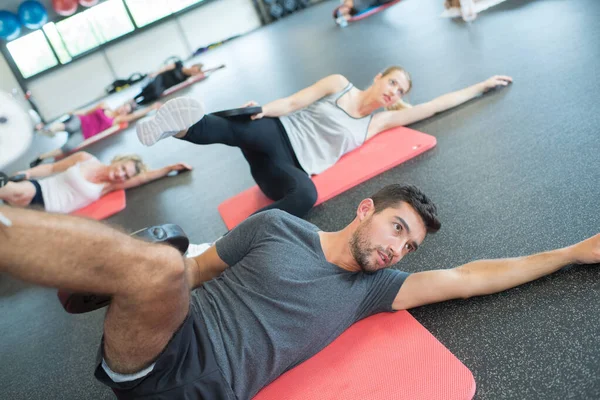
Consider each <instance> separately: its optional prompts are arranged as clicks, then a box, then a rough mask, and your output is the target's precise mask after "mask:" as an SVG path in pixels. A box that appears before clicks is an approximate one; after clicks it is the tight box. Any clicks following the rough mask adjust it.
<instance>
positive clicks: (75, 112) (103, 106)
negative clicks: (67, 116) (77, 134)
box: [71, 102, 108, 115]
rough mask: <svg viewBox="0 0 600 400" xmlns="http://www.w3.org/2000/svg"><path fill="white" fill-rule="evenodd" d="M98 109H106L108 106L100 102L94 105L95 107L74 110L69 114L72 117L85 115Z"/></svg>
mask: <svg viewBox="0 0 600 400" xmlns="http://www.w3.org/2000/svg"><path fill="white" fill-rule="evenodd" d="M99 108H108V105H107V104H106V103H105V102H101V103H98V104H96V105H95V106H93V107H91V108H88V109H84V110H75V111H73V112H72V113H71V114H73V115H86V114H89V113H91V112H92V111H96V110H97V109H99Z"/></svg>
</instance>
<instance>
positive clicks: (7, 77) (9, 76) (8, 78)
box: [0, 57, 19, 93]
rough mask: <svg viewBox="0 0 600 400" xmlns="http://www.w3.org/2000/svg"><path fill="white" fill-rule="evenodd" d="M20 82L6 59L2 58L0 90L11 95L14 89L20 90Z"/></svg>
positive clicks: (0, 61)
mask: <svg viewBox="0 0 600 400" xmlns="http://www.w3.org/2000/svg"><path fill="white" fill-rule="evenodd" d="M18 87H19V82H17V79H16V78H15V76H14V75H13V73H12V71H11V69H10V67H9V66H8V63H7V62H6V60H5V59H4V57H0V90H2V91H4V92H8V93H10V91H11V90H12V89H13V88H18Z"/></svg>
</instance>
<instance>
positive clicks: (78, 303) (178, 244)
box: [58, 224, 190, 314]
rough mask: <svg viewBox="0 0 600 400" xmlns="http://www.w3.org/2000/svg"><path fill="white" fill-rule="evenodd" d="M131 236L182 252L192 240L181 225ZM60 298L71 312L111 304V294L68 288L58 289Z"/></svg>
mask: <svg viewBox="0 0 600 400" xmlns="http://www.w3.org/2000/svg"><path fill="white" fill-rule="evenodd" d="M131 236H135V237H138V238H140V239H142V240H145V241H148V242H152V243H166V244H169V245H171V246H173V247H175V248H176V249H177V250H179V252H180V253H181V254H185V252H186V251H187V248H188V246H189V245H190V241H189V239H188V237H187V235H186V234H185V232H184V231H183V229H181V228H180V227H179V226H177V225H174V224H165V225H159V226H152V227H150V228H145V229H142V230H139V231H137V232H134V233H132V234H131ZM58 299H59V300H60V302H61V304H62V306H63V308H64V309H65V310H66V311H67V312H68V313H71V314H82V313H86V312H90V311H94V310H97V309H99V308H102V307H106V306H107V305H109V304H110V300H111V298H110V296H106V295H100V294H92V293H71V292H68V291H66V290H59V291H58Z"/></svg>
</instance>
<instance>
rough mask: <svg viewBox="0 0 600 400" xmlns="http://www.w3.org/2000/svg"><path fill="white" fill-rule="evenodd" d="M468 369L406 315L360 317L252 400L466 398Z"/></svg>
mask: <svg viewBox="0 0 600 400" xmlns="http://www.w3.org/2000/svg"><path fill="white" fill-rule="evenodd" d="M474 395H475V380H474V378H473V374H472V373H471V371H469V369H468V368H467V367H466V366H465V365H464V364H463V363H462V362H460V360H458V359H457V358H456V356H454V355H453V354H452V353H451V352H450V351H449V350H448V349H447V348H446V347H444V345H443V344H441V343H440V342H439V341H438V340H437V339H436V338H435V337H434V336H433V335H432V334H431V333H430V332H429V331H428V330H427V329H425V328H424V327H423V325H421V324H420V323H419V322H418V321H417V320H416V319H414V318H413V317H412V316H411V315H410V314H409V313H408V312H407V311H399V312H396V313H381V314H376V315H373V316H371V317H368V318H365V319H363V320H361V321H359V322H357V323H355V324H354V325H352V326H351V327H350V328H348V329H347V330H346V331H345V332H344V333H342V334H341V335H340V336H339V337H338V338H337V339H335V340H334V341H333V342H332V343H331V344H330V345H329V346H327V347H325V348H324V349H323V350H321V351H320V352H319V353H317V354H315V355H314V356H313V357H311V358H310V359H308V360H306V361H305V362H303V363H302V364H300V365H298V366H296V367H295V368H293V369H291V370H289V371H288V372H286V373H285V374H283V375H282V376H280V377H279V378H277V379H276V380H274V381H273V382H272V383H270V384H269V385H268V386H266V387H265V388H263V389H262V390H261V391H260V392H258V394H257V395H256V396H255V397H254V398H253V400H275V399H283V398H285V399H286V400H305V399H310V400H325V399H344V400H363V399H369V400H384V399H385V400H389V399H395V400H417V399H420V400H426V399H444V400H468V399H472V398H473V396H474Z"/></svg>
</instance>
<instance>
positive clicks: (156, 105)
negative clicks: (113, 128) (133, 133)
mask: <svg viewBox="0 0 600 400" xmlns="http://www.w3.org/2000/svg"><path fill="white" fill-rule="evenodd" d="M161 105H162V104H161V103H158V102H156V103H154V104H152V105H151V106H150V107H146V108H143V109H141V110H137V111H136V112H132V113H131V114H127V115H124V116H119V117H116V118H115V119H114V123H115V124H120V123H122V122H133V121H136V120H138V119H140V118H142V117H144V116H145V115H146V114H148V113H150V112H152V111H154V110H158V109H159V108H160V106H161Z"/></svg>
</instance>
